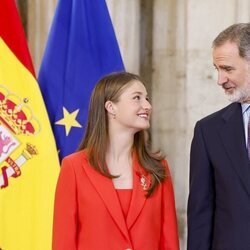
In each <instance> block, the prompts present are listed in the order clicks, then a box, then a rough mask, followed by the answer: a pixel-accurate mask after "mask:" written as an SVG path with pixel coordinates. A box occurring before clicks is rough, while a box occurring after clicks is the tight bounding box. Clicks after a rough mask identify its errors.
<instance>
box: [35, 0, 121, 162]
mask: <svg viewBox="0 0 250 250" xmlns="http://www.w3.org/2000/svg"><path fill="white" fill-rule="evenodd" d="M123 70H124V66H123V62H122V58H121V55H120V51H119V47H118V43H117V40H116V37H115V33H114V30H113V26H112V22H111V19H110V16H109V13H108V9H107V5H106V2H105V0H59V2H58V5H57V9H56V13H55V17H54V20H53V23H52V27H51V30H50V34H49V38H48V42H47V46H46V49H45V53H44V57H43V61H42V65H41V68H40V72H39V77H38V81H39V84H40V88H41V91H42V94H43V98H44V101H45V104H46V107H47V110H48V114H49V117H50V122H51V125H52V128H53V132H54V135H55V138H56V143H57V148H58V151H59V154H60V158H61V159H62V158H63V157H64V156H66V155H68V154H70V153H72V152H74V151H75V150H76V149H77V148H78V146H79V144H80V142H81V140H82V137H83V134H84V129H85V126H86V120H87V113H88V103H89V99H90V95H91V92H92V89H93V87H94V86H95V83H96V82H97V81H98V79H100V78H101V77H102V76H104V75H105V74H108V73H111V72H115V71H123Z"/></svg>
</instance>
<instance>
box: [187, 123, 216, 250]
mask: <svg viewBox="0 0 250 250" xmlns="http://www.w3.org/2000/svg"><path fill="white" fill-rule="evenodd" d="M214 150H216V149H214ZM189 181H190V182H189V185H190V191H189V198H188V247H187V249H188V250H198V249H202V250H209V249H211V244H212V230H213V216H214V215H213V213H214V177H213V171H212V164H211V162H210V160H209V155H208V152H207V148H206V144H205V140H204V135H203V132H202V127H201V125H200V123H199V122H197V124H196V126H195V129H194V137H193V140H192V145H191V153H190V179H189Z"/></svg>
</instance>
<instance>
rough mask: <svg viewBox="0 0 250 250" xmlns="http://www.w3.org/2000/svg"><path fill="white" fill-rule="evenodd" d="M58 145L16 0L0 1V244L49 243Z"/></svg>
mask: <svg viewBox="0 0 250 250" xmlns="http://www.w3.org/2000/svg"><path fill="white" fill-rule="evenodd" d="M58 173H59V162H58V156H57V151H56V146H55V142H54V138H53V134H52V130H51V127H50V124H49V120H48V115H47V112H46V109H45V105H44V103H43V99H42V96H41V93H40V90H39V86H38V84H37V81H36V79H35V77H34V70H33V66H32V62H31V59H30V55H29V52H28V48H27V44H26V40H25V35H24V31H23V29H22V25H21V22H20V18H19V16H18V12H17V9H16V6H15V1H14V0H1V3H0V187H1V189H0V249H2V250H47V249H48V250H49V249H51V239H52V221H53V206H54V205H53V203H54V191H55V186H56V181H57V176H58Z"/></svg>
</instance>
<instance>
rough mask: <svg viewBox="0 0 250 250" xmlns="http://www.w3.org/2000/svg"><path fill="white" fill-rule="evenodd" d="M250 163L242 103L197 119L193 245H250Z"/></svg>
mask: <svg viewBox="0 0 250 250" xmlns="http://www.w3.org/2000/svg"><path fill="white" fill-rule="evenodd" d="M249 230H250V165H249V160H248V156H247V149H246V142H245V134H244V125H243V118H242V109H241V105H240V104H239V103H233V104H230V105H229V106H227V107H226V108H224V109H222V110H220V111H218V112H216V113H214V114H212V115H210V116H208V117H206V118H204V119H202V120H200V121H199V122H197V124H196V127H195V132H194V138H193V141H192V146H191V158H190V194H189V200H188V250H198V249H199V250H207V249H213V250H222V249H223V250H249V249H250V234H249Z"/></svg>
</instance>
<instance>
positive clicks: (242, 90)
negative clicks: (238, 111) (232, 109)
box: [226, 84, 250, 103]
mask: <svg viewBox="0 0 250 250" xmlns="http://www.w3.org/2000/svg"><path fill="white" fill-rule="evenodd" d="M226 94H227V96H228V100H229V101H230V102H240V103H243V102H245V101H246V100H248V99H249V98H250V84H247V86H244V87H236V89H235V90H234V91H233V93H230V94H229V93H226Z"/></svg>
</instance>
